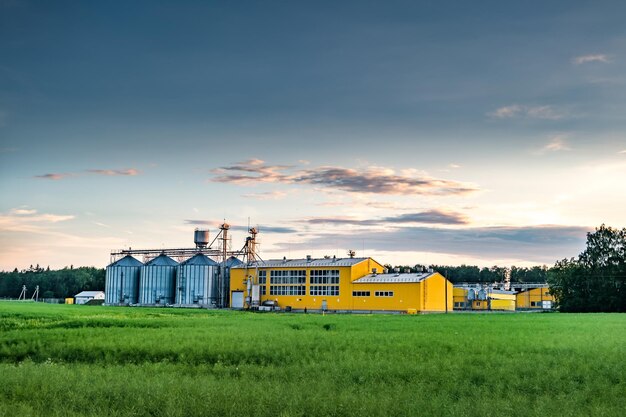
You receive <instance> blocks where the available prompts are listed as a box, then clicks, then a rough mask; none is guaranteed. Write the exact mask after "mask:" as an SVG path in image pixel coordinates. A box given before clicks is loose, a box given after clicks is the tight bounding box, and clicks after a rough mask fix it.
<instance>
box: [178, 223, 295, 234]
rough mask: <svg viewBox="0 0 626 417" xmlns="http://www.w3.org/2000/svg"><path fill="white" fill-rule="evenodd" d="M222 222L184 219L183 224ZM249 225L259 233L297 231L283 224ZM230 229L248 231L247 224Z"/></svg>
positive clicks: (196, 224)
mask: <svg viewBox="0 0 626 417" xmlns="http://www.w3.org/2000/svg"><path fill="white" fill-rule="evenodd" d="M222 223H224V222H223V221H216V220H185V224H189V225H194V226H211V227H215V228H217V227H219V225H220V224H222ZM250 227H256V229H257V230H258V231H259V232H260V233H280V234H282V233H298V231H297V230H296V229H294V228H291V227H284V226H264V225H255V226H250ZM230 230H235V231H238V232H246V233H247V232H248V227H247V226H233V225H231V226H230Z"/></svg>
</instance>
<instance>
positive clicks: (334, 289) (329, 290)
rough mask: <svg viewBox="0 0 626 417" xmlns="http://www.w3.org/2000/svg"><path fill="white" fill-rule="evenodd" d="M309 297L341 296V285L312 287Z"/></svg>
mask: <svg viewBox="0 0 626 417" xmlns="http://www.w3.org/2000/svg"><path fill="white" fill-rule="evenodd" d="M309 295H339V285H311V287H310V289H309Z"/></svg>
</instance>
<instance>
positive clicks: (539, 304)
mask: <svg viewBox="0 0 626 417" xmlns="http://www.w3.org/2000/svg"><path fill="white" fill-rule="evenodd" d="M516 303H517V308H518V309H519V310H550V309H552V308H553V306H554V296H553V295H552V294H550V289H549V288H548V287H547V286H543V287H538V288H530V289H527V290H525V291H522V292H519V293H518V294H517V296H516Z"/></svg>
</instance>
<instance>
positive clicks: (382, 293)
mask: <svg viewBox="0 0 626 417" xmlns="http://www.w3.org/2000/svg"><path fill="white" fill-rule="evenodd" d="M374 295H375V296H376V297H393V291H376V292H375V293H374Z"/></svg>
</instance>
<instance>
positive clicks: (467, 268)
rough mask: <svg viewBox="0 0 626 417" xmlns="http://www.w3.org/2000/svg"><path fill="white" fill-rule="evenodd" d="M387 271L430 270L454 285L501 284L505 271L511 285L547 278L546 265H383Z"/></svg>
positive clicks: (542, 280)
mask: <svg viewBox="0 0 626 417" xmlns="http://www.w3.org/2000/svg"><path fill="white" fill-rule="evenodd" d="M385 268H387V269H388V270H389V271H393V270H394V269H399V270H400V271H402V272H404V271H407V270H409V271H410V272H419V271H422V270H424V269H428V268H432V269H433V270H434V271H435V272H439V273H440V274H441V275H443V276H445V277H446V278H447V279H448V280H449V281H450V282H452V283H454V284H456V283H459V282H472V283H490V282H502V281H504V279H505V277H506V274H507V271H508V272H509V273H510V276H511V282H512V283H524V282H533V283H534V282H541V283H545V282H546V280H547V277H548V271H549V268H548V267H547V266H546V265H543V266H533V267H530V268H528V267H519V266H512V267H510V268H506V267H502V266H497V265H496V266H492V267H482V268H480V267H478V266H475V265H460V266H451V265H430V266H426V265H414V266H408V265H398V266H395V267H392V266H391V265H385Z"/></svg>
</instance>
